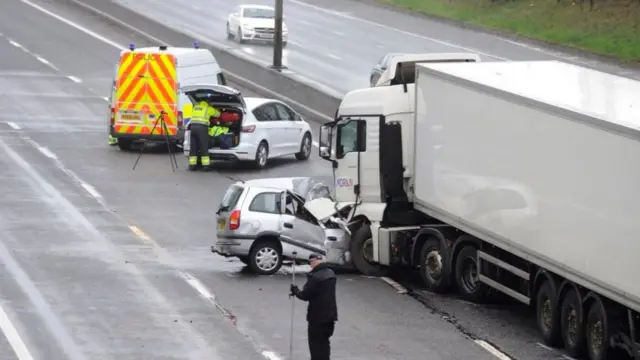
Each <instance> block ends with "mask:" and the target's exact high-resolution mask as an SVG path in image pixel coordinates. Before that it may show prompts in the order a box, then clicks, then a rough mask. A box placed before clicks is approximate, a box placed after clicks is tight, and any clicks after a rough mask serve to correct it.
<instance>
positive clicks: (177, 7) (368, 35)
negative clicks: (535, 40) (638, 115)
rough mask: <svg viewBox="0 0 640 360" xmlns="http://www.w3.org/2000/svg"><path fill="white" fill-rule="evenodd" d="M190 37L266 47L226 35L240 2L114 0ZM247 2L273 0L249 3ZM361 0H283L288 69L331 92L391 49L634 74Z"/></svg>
mask: <svg viewBox="0 0 640 360" xmlns="http://www.w3.org/2000/svg"><path fill="white" fill-rule="evenodd" d="M115 1H116V2H118V3H120V4H122V5H124V6H126V7H128V8H131V9H133V10H135V11H138V12H140V13H143V14H145V15H146V16H149V17H150V18H152V19H155V20H157V21H160V22H162V23H163V24H166V25H169V26H172V27H174V28H176V29H179V30H180V31H182V32H187V33H190V34H193V36H194V37H197V38H200V39H204V40H207V41H209V42H211V43H215V44H219V45H220V46H221V47H225V48H228V49H230V50H231V51H235V52H237V53H242V54H243V55H245V56H249V57H252V58H254V59H256V60H258V61H261V62H268V63H269V62H271V59H272V57H273V50H272V47H271V46H269V45H264V44H262V45H261V44H242V45H240V44H238V43H237V42H235V41H234V40H227V38H226V21H227V16H228V15H229V13H231V11H232V9H233V8H234V7H235V6H237V5H239V4H242V3H246V2H245V1H242V0H165V1H161V2H159V1H155V0H115ZM253 3H265V4H272V3H273V1H271V0H269V1H265V0H256V1H254V2H253ZM372 3H373V1H365V0H359V1H358V0H339V1H336V0H304V1H301V0H288V1H286V2H285V11H284V13H285V17H286V19H285V22H286V24H287V27H288V28H289V39H290V40H289V45H288V46H287V48H286V49H285V50H284V53H283V56H284V63H285V65H287V66H288V68H289V69H290V70H291V71H294V72H296V73H297V74H300V75H302V76H304V77H307V78H309V79H310V80H312V81H313V82H315V83H317V84H318V85H320V86H321V87H323V88H329V89H332V90H334V91H336V92H338V93H342V94H344V93H346V92H348V91H350V90H353V89H357V88H361V87H366V86H368V80H369V76H370V72H371V69H372V67H373V65H374V64H375V63H376V62H377V61H378V60H379V59H380V58H381V57H382V56H383V55H384V54H386V53H390V52H414V53H415V52H473V53H477V54H479V55H480V57H481V58H482V60H483V61H503V60H551V59H552V60H562V61H568V62H572V63H576V64H579V65H584V66H588V67H593V68H597V69H599V70H602V71H606V72H611V73H615V74H619V75H623V76H627V77H634V78H637V79H640V71H638V70H630V69H628V68H623V67H620V66H617V65H612V64H609V63H605V62H602V61H598V60H594V59H591V58H587V57H583V56H578V55H576V54H575V53H568V52H560V51H558V50H554V49H549V48H543V47H541V46H538V45H534V44H529V43H526V42H523V41H521V40H515V39H512V38H504V37H500V36H496V35H492V34H487V33H483V32H479V31H475V30H470V29H463V28H461V27H458V26H455V25H452V24H447V23H443V22H440V21H435V20H431V19H427V18H424V17H417V16H412V15H410V14H406V13H401V12H397V11H393V10H390V9H388V8H384V7H380V6H374V5H372Z"/></svg>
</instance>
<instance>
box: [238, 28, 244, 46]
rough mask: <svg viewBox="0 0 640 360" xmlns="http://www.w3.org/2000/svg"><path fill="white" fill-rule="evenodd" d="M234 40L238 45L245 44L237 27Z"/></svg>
mask: <svg viewBox="0 0 640 360" xmlns="http://www.w3.org/2000/svg"><path fill="white" fill-rule="evenodd" d="M236 40H238V42H239V43H240V44H244V43H245V41H244V40H243V39H242V29H241V28H240V27H239V26H238V31H236Z"/></svg>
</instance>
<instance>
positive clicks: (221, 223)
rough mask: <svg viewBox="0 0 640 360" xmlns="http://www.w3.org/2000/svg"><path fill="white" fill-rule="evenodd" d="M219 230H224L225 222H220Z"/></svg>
mask: <svg viewBox="0 0 640 360" xmlns="http://www.w3.org/2000/svg"><path fill="white" fill-rule="evenodd" d="M218 230H224V220H221V221H218Z"/></svg>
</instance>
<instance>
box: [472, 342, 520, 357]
mask: <svg viewBox="0 0 640 360" xmlns="http://www.w3.org/2000/svg"><path fill="white" fill-rule="evenodd" d="M474 342H475V343H476V344H478V345H479V346H480V347H481V348H483V349H485V350H487V351H488V352H489V353H490V354H491V355H493V356H495V357H497V358H498V359H500V360H513V359H511V357H509V356H507V354H505V353H503V352H502V351H500V350H498V349H496V348H495V347H494V346H493V345H491V344H489V343H488V342H486V341H484V340H478V339H476V340H474Z"/></svg>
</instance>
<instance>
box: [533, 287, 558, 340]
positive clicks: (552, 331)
mask: <svg viewBox="0 0 640 360" xmlns="http://www.w3.org/2000/svg"><path fill="white" fill-rule="evenodd" d="M536 321H537V322H538V329H540V333H541V334H542V339H543V342H544V343H545V344H546V345H549V346H558V345H559V344H560V343H561V340H562V338H561V337H560V309H559V306H558V300H557V295H556V294H555V293H554V292H553V291H552V289H551V285H550V284H549V281H547V280H545V281H544V282H543V283H542V285H540V288H538V293H537V294H536Z"/></svg>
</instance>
